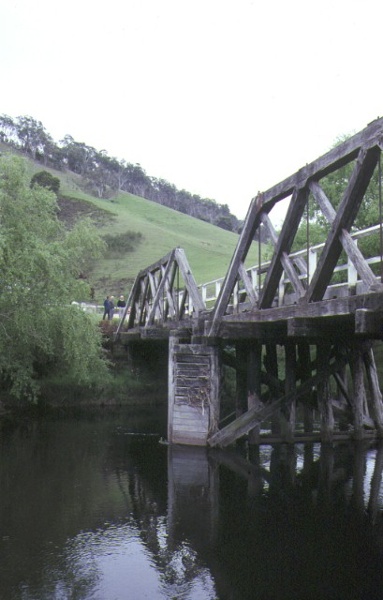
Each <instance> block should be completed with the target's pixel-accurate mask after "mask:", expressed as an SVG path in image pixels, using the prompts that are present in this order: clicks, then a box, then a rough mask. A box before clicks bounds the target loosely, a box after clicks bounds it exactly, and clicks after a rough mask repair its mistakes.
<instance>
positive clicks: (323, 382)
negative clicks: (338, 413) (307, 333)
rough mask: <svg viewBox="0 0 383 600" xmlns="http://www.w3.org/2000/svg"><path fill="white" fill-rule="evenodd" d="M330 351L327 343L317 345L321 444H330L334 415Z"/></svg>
mask: <svg viewBox="0 0 383 600" xmlns="http://www.w3.org/2000/svg"><path fill="white" fill-rule="evenodd" d="M330 350H331V346H330V344H329V343H328V342H320V343H318V344H317V372H318V374H319V375H320V380H319V383H318V385H317V391H318V406H319V410H320V414H321V437H322V441H323V442H331V441H332V437H333V432H334V413H333V408H332V403H331V398H330V381H329V363H330Z"/></svg>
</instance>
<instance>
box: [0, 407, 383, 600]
mask: <svg viewBox="0 0 383 600" xmlns="http://www.w3.org/2000/svg"><path fill="white" fill-rule="evenodd" d="M160 435H164V419H162V421H160V423H159V424H158V423H157V422H156V421H155V420H154V419H153V420H152V421H150V420H148V419H140V418H139V417H135V418H132V417H130V416H129V415H128V414H125V415H119V416H113V415H110V414H104V415H103V416H99V417H93V418H92V419H87V420H85V419H84V418H81V419H80V418H78V419H74V418H71V419H69V418H62V419H61V420H54V419H52V420H50V421H49V422H38V423H37V422H35V423H33V424H30V425H28V426H23V427H20V428H18V429H17V430H13V431H12V432H7V433H3V434H2V438H1V440H0V598H1V600H16V599H17V600H18V599H22V600H62V599H63V600H64V599H65V600H66V599H71V600H80V599H81V600H82V599H86V600H88V599H89V600H90V599H92V600H125V599H132V600H140V599H141V598H149V599H154V600H156V599H162V600H163V599H178V600H181V599H182V600H186V599H192V600H197V599H198V600H210V599H211V600H214V599H222V600H223V599H228V600H229V599H230V600H236V599H238V600H239V599H249V600H250V599H251V600H252V599H254V600H258V599H259V600H269V599H270V600H273V599H278V600H279V599H284V600H288V599H294V600H299V599H302V600H311V599H312V600H314V599H324V600H332V599H334V600H345V599H358V600H361V599H365V600H374V599H378V598H382V599H383V527H382V524H383V487H382V482H381V475H382V466H383V449H382V448H378V447H374V446H369V445H368V444H367V445H363V444H361V445H353V444H337V445H334V446H326V447H324V446H322V447H321V446H320V445H319V444H307V445H297V446H295V447H293V448H292V449H291V448H289V447H286V446H283V445H280V446H275V447H274V448H273V447H270V446H262V447H261V448H260V449H259V451H254V452H253V454H252V455H251V456H249V454H248V452H247V451H246V450H243V451H242V452H241V453H240V452H238V453H234V452H221V451H215V452H211V453H209V454H207V453H206V451H205V450H204V449H191V448H180V447H174V448H170V447H167V446H165V445H161V444H159V443H158V441H159V436H160Z"/></svg>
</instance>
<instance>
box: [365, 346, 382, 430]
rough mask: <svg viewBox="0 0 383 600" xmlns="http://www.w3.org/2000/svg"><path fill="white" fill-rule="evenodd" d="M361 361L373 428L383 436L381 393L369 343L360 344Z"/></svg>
mask: <svg viewBox="0 0 383 600" xmlns="http://www.w3.org/2000/svg"><path fill="white" fill-rule="evenodd" d="M362 354H363V361H364V366H365V370H366V376H367V382H368V387H369V390H370V405H371V412H372V415H373V419H374V423H375V427H376V429H377V431H378V433H379V436H380V437H382V436H383V404H382V392H381V391H380V386H379V379H378V372H377V368H376V363H375V358H374V353H373V350H372V345H371V342H364V343H363V344H362Z"/></svg>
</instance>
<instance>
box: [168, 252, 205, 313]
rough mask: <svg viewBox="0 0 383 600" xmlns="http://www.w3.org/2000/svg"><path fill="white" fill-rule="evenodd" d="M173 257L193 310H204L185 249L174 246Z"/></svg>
mask: <svg viewBox="0 0 383 600" xmlns="http://www.w3.org/2000/svg"><path fill="white" fill-rule="evenodd" d="M175 259H176V260H177V263H178V267H179V270H180V273H181V276H182V278H183V280H184V282H185V286H186V289H187V290H188V292H189V296H190V298H191V300H192V303H193V307H194V310H195V311H196V313H197V314H198V313H199V312H200V311H201V310H206V306H205V303H204V301H203V300H202V298H201V295H200V293H199V291H198V286H197V284H196V281H195V279H194V276H193V273H192V270H191V268H190V265H189V263H188V260H187V258H186V254H185V251H184V250H183V249H182V248H176V251H175Z"/></svg>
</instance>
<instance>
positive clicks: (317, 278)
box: [305, 146, 380, 302]
mask: <svg viewBox="0 0 383 600" xmlns="http://www.w3.org/2000/svg"><path fill="white" fill-rule="evenodd" d="M379 156H380V149H379V148H377V147H376V146H375V147H373V148H370V149H368V150H366V149H364V148H363V149H362V150H361V151H360V152H359V156H358V160H357V162H356V165H355V167H354V170H353V173H352V175H351V177H350V180H349V183H348V186H347V188H346V190H345V193H344V195H343V198H342V201H341V203H340V206H339V208H338V212H337V214H336V218H335V219H334V221H333V224H332V228H331V231H330V234H329V236H328V238H327V241H326V244H325V247H324V248H323V251H322V254H321V256H320V259H319V262H318V265H317V268H316V270H315V273H314V274H313V277H312V279H311V282H310V285H309V288H308V290H307V293H306V296H305V299H306V301H307V302H316V301H318V300H321V299H322V298H323V296H324V293H325V291H326V288H327V286H328V284H329V282H330V279H331V277H332V274H333V272H334V268H335V266H336V263H337V261H338V258H339V256H340V253H341V250H342V244H341V241H340V234H341V233H342V230H346V231H349V230H350V229H351V227H352V225H353V223H354V220H355V217H356V215H357V213H358V210H359V207H360V205H361V203H362V200H363V196H364V193H365V192H366V190H367V187H368V184H369V182H370V179H371V176H372V174H373V172H374V169H375V167H376V164H377V162H378V160H379Z"/></svg>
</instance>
